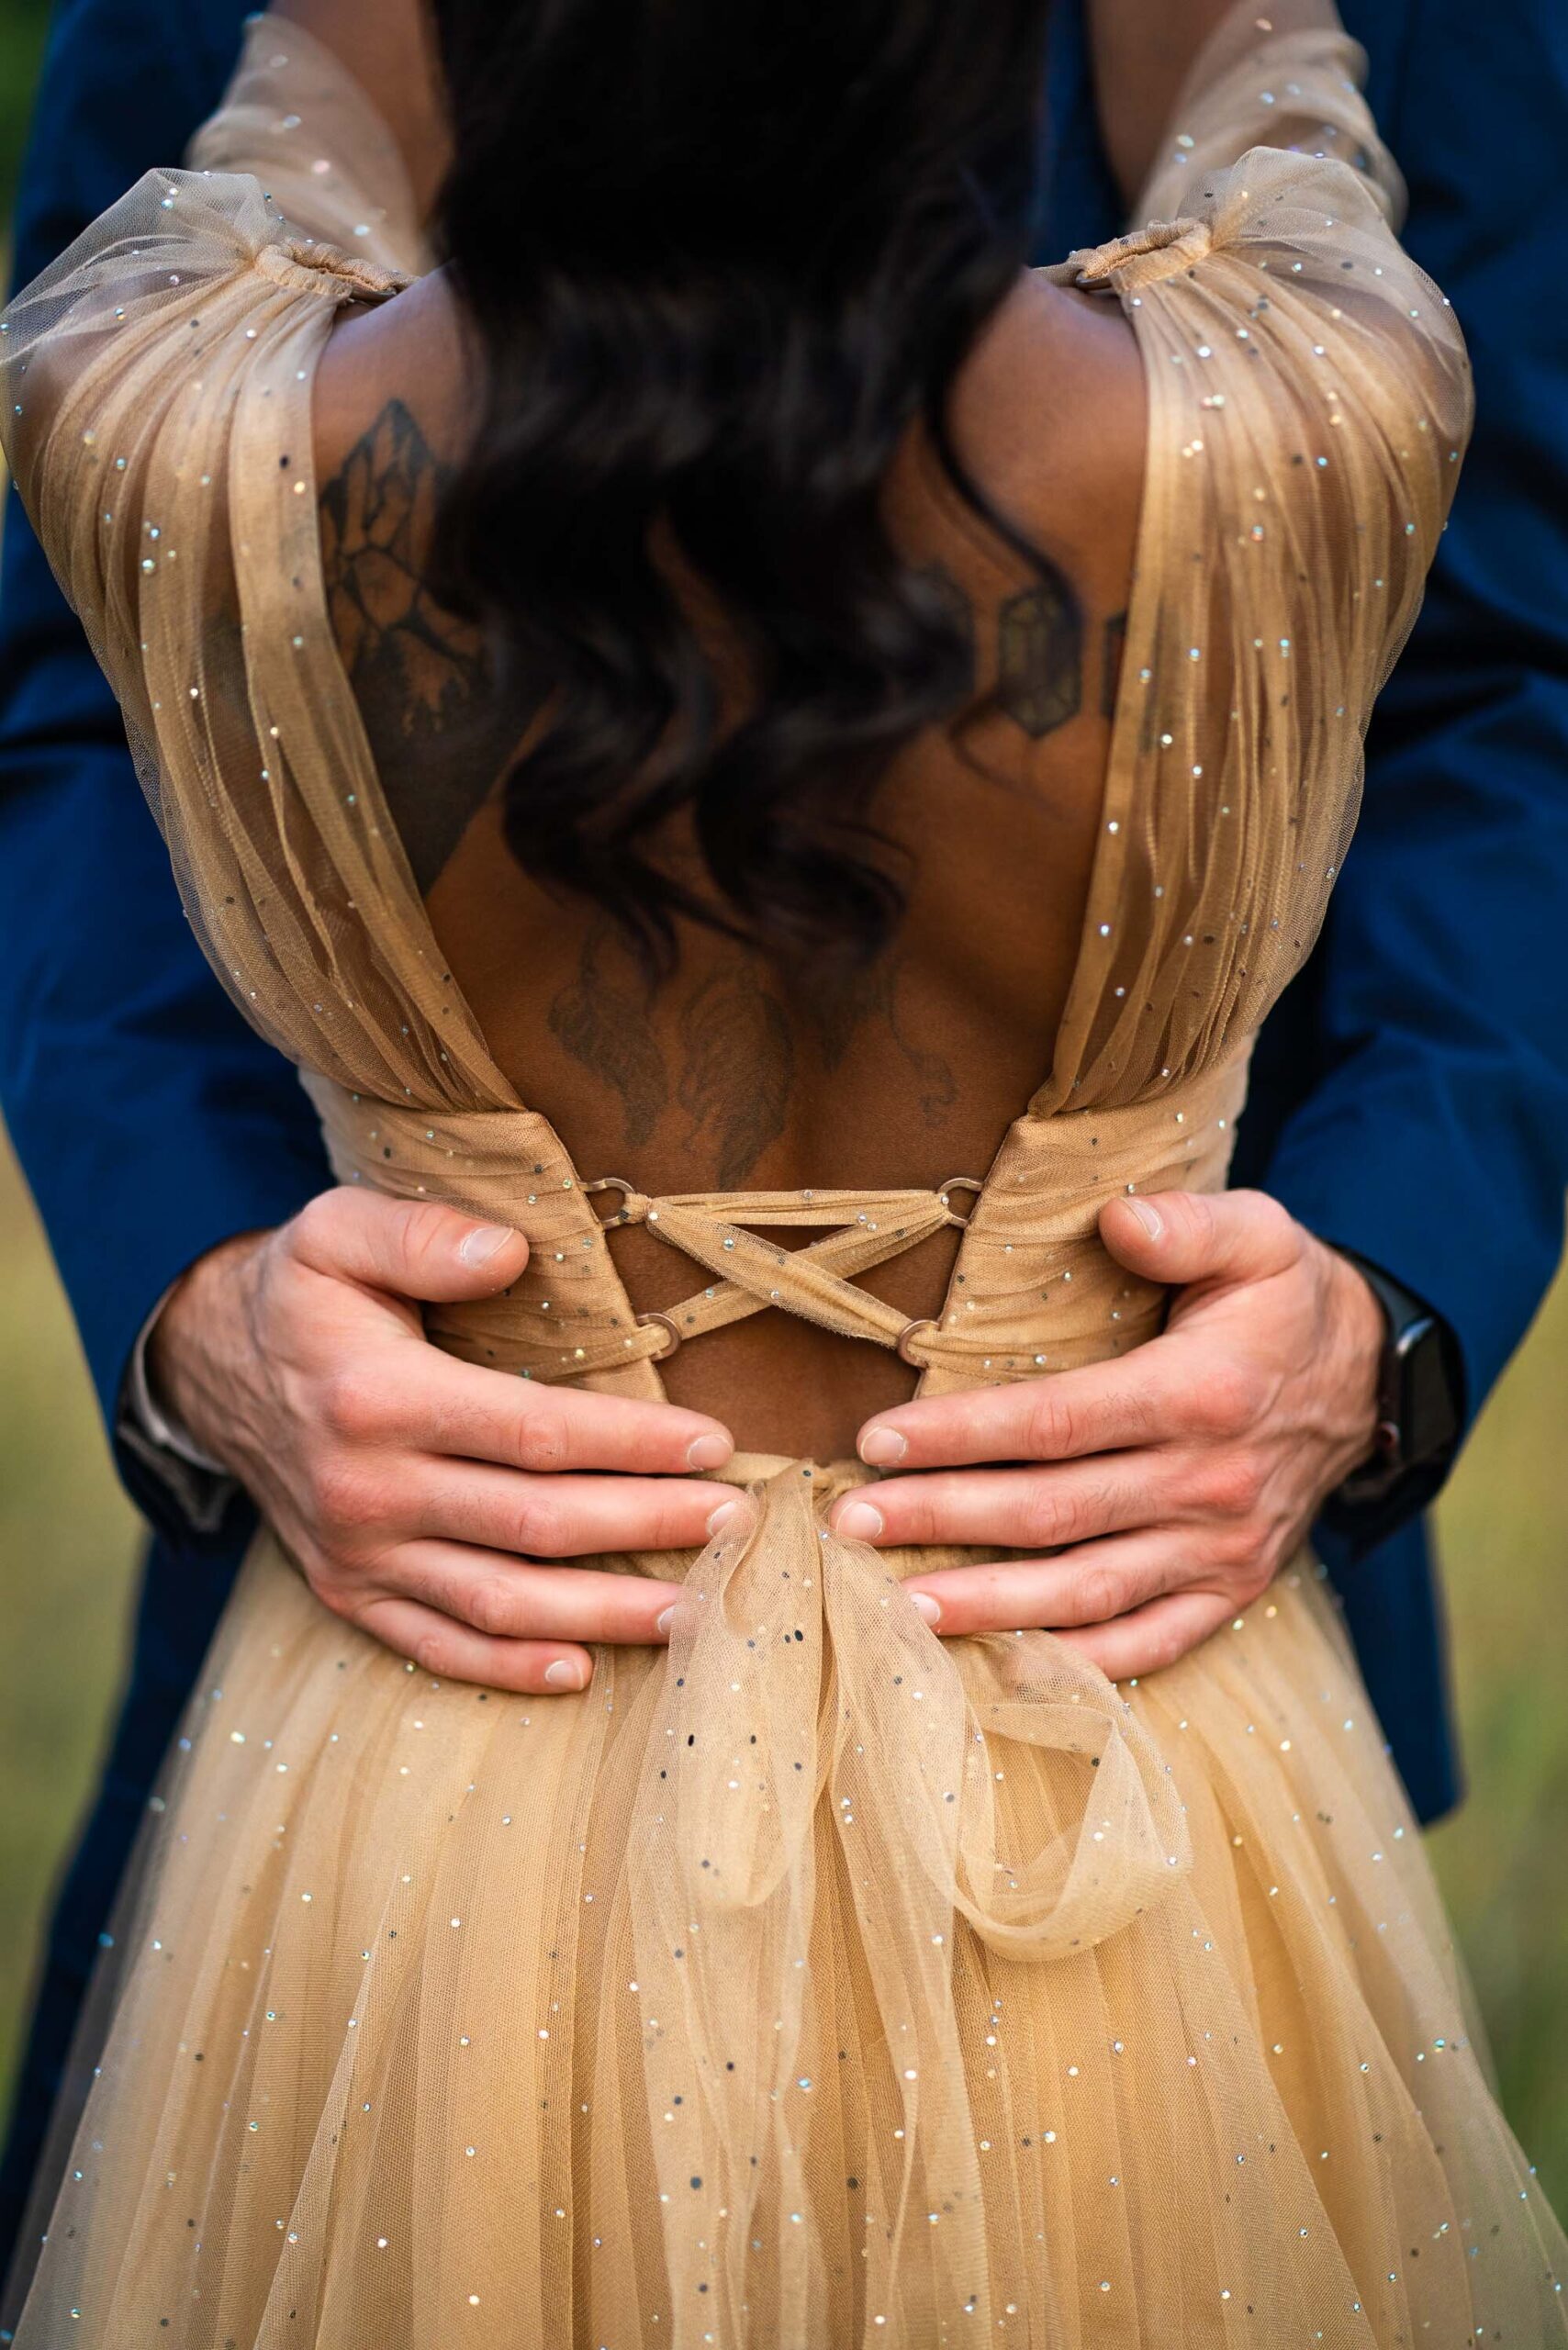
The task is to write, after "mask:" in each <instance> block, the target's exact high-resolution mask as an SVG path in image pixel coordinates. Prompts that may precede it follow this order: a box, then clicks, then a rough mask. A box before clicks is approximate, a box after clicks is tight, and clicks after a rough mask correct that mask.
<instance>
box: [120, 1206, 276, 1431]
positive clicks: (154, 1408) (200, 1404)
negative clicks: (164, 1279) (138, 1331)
mask: <svg viewBox="0 0 1568 2350" xmlns="http://www.w3.org/2000/svg"><path fill="white" fill-rule="evenodd" d="M264 1237H265V1236H264V1234H262V1233H256V1232H246V1233H237V1234H235V1235H234V1236H232V1237H230V1239H227V1240H222V1241H219V1242H218V1245H217V1246H216V1247H215V1248H209V1249H207V1251H206V1252H205V1253H204V1254H203V1255H202V1256H200V1257H198V1258H197V1259H196V1261H195V1263H194V1264H192V1265H190V1266H188V1267H187V1268H186V1270H185V1272H184V1273H182V1274H181V1276H180V1278H179V1280H178V1281H175V1282H174V1283H173V1284H172V1286H171V1287H170V1289H169V1290H168V1291H167V1292H166V1293H165V1294H164V1296H163V1297H162V1298H161V1299H160V1301H159V1304H158V1306H157V1308H156V1310H155V1312H154V1314H153V1315H151V1317H150V1319H149V1322H148V1326H147V1328H146V1331H145V1333H144V1339H145V1344H144V1346H143V1348H141V1349H140V1362H141V1372H142V1382H143V1392H144V1394H145V1398H146V1404H147V1417H146V1422H145V1426H146V1427H148V1429H149V1431H150V1432H151V1434H152V1435H153V1438H154V1441H157V1440H158V1439H159V1436H160V1434H161V1433H162V1440H163V1442H164V1443H165V1445H166V1447H167V1449H168V1450H169V1451H171V1452H172V1453H173V1454H174V1455H175V1456H176V1457H177V1458H179V1459H181V1460H185V1461H187V1462H190V1463H192V1464H193V1465H196V1466H198V1467H200V1468H202V1469H204V1470H206V1471H207V1472H209V1473H213V1474H218V1475H221V1476H223V1477H225V1478H232V1476H233V1474H234V1472H233V1470H232V1469H231V1468H230V1466H229V1465H228V1464H227V1463H225V1462H222V1461H220V1460H218V1459H217V1457H216V1448H215V1447H213V1446H212V1444H211V1443H210V1441H209V1429H210V1426H211V1422H212V1419H213V1416H214V1404H215V1402H216V1401H217V1400H218V1399H217V1398H216V1397H215V1395H214V1393H213V1379H214V1373H215V1360H214V1355H213V1347H212V1341H213V1337H214V1334H215V1332H220V1331H221V1329H222V1328H223V1327H224V1326H225V1324H226V1323H227V1321H228V1320H229V1319H230V1317H231V1315H232V1314H233V1311H234V1297H235V1284H236V1281H237V1280H239V1281H242V1280H243V1268H244V1266H245V1264H246V1263H247V1262H248V1261H249V1260H250V1259H252V1258H253V1257H254V1256H255V1253H256V1250H257V1248H258V1247H259V1246H260V1244H261V1242H262V1241H263V1239H264ZM133 1370H134V1364H133Z"/></svg>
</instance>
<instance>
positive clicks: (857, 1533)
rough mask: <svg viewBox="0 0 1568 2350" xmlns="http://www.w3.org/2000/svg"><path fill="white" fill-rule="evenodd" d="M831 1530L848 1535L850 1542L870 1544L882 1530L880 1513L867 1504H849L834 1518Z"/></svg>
mask: <svg viewBox="0 0 1568 2350" xmlns="http://www.w3.org/2000/svg"><path fill="white" fill-rule="evenodd" d="M833 1530H834V1533H835V1534H846V1535H848V1537H849V1538H850V1539H851V1541H857V1542H870V1541H872V1540H874V1539H875V1538H876V1537H877V1536H878V1535H879V1534H880V1532H881V1530H882V1513H881V1511H880V1510H879V1509H873V1508H872V1506H871V1505H870V1503H869V1502H850V1503H849V1504H848V1505H846V1507H845V1508H843V1509H841V1510H840V1511H839V1513H838V1516H836V1517H835V1518H834V1522H833Z"/></svg>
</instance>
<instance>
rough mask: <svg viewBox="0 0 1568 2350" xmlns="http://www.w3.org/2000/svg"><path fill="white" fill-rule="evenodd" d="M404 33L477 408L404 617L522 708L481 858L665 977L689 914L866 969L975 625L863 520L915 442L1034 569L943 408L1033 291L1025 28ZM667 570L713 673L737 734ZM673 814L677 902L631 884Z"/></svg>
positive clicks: (897, 899)
mask: <svg viewBox="0 0 1568 2350" xmlns="http://www.w3.org/2000/svg"><path fill="white" fill-rule="evenodd" d="M431 6H432V11H433V19H434V24H435V28H436V35H437V40H438V44H439V49H440V55H441V61H442V69H443V72H444V74H445V78H446V83H447V87H448V94H449V98H450V103H451V109H452V117H453V129H454V162H453V165H452V168H451V171H450V174H449V176H448V178H447V181H446V184H445V187H444V190H443V192H442V199H441V204H440V209H439V229H440V236H441V240H442V249H443V252H444V254H445V257H446V258H447V259H448V260H449V261H450V263H451V264H452V266H453V271H454V280H455V285H456V288H457V291H458V294H459V297H460V299H461V302H462V305H463V308H464V309H465V313H466V315H467V319H468V321H469V323H470V326H471V328H472V330H473V331H474V334H475V336H476V343H477V354H476V355H477V358H478V360H479V362H480V373H481V376H482V383H483V389H482V393H481V395H480V415H479V420H478V426H477V431H476V434H475V436H474V439H473V441H472V444H471V450H470V453H469V454H468V456H467V457H466V459H465V462H464V463H463V464H462V465H461V467H460V468H459V469H458V470H457V471H456V472H455V473H454V476H453V477H452V479H451V480H450V482H449V484H448V485H447V487H446V488H445V491H444V493H443V496H442V501H441V506H440V510H439V515H438V520H437V527H436V536H435V581H434V584H435V586H436V588H437V590H438V592H439V593H440V594H441V596H442V599H443V601H445V602H447V603H448V604H450V606H451V607H452V609H453V610H455V611H457V612H458V613H460V614H462V615H464V616H465V617H466V618H468V619H469V620H471V621H476V622H478V623H480V624H481V625H482V626H483V628H484V630H485V632H486V635H487V642H488V643H489V646H490V648H491V653H492V656H493V657H494V659H495V661H496V662H497V664H498V681H501V682H509V681H510V684H511V685H512V686H513V687H516V686H517V685H518V684H519V683H520V682H523V683H526V681H527V680H530V679H532V680H533V681H535V687H536V690H537V693H538V695H539V696H540V697H541V698H542V699H543V701H544V708H543V715H542V718H541V721H540V722H539V723H538V724H537V725H536V726H535V728H534V730H533V732H532V735H531V737H530V739H529V741H528V743H527V744H526V745H525V747H524V748H523V749H522V750H521V754H520V755H519V756H518V758H517V759H516V761H515V763H514V765H513V767H512V768H511V770H510V774H509V776H508V778H507V780H506V787H505V791H506V804H505V824H506V835H507V839H508V841H509V843H510V847H511V849H512V851H513V853H514V854H515V855H516V856H518V858H519V859H520V860H521V863H522V864H523V865H524V866H525V867H527V869H528V870H529V871H530V872H531V873H532V874H533V875H534V876H535V877H536V878H539V879H540V880H541V881H543V882H544V883H545V884H546V885H547V886H552V885H553V886H556V887H564V888H565V889H566V890H570V891H575V892H579V893H582V894H583V895H585V896H587V897H588V898H589V899H591V900H594V901H598V902H599V904H600V905H601V906H602V907H604V908H605V909H607V910H608V911H609V912H610V913H611V914H612V915H613V916H614V917H615V918H616V920H617V921H618V922H619V923H621V924H622V926H623V927H624V928H625V929H626V930H627V931H629V932H630V933H631V934H633V937H634V938H635V939H636V940H637V942H638V943H639V945H640V946H641V947H642V949H643V950H644V955H645V956H646V957H648V958H649V959H650V961H651V962H652V964H653V965H654V966H655V967H660V968H667V966H668V964H669V962H670V960H671V959H672V957H673V952H674V943H675V927H674V922H675V917H676V916H677V915H679V914H685V915H688V916H690V917H693V918H695V919H696V920H698V921H700V922H705V923H710V924H711V925H714V926H716V927H718V928H720V929H721V930H727V931H730V932H732V933H733V934H735V935H737V936H741V937H744V938H746V939H748V940H750V941H752V942H754V943H756V944H758V945H760V946H763V947H765V948H766V949H767V950H768V951H769V952H771V953H773V954H775V955H776V956H778V957H780V958H782V959H785V960H793V959H794V958H796V957H799V956H800V955H801V954H802V953H804V952H805V951H806V950H808V949H812V950H816V951H817V952H818V953H820V952H821V951H822V950H823V949H827V950H829V951H830V952H834V951H836V952H839V953H847V954H848V955H849V956H850V957H853V958H854V959H856V960H859V959H861V958H868V957H870V956H872V955H873V954H875V953H876V952H877V951H878V949H879V947H880V946H882V945H883V944H884V943H885V941H886V940H887V938H888V937H889V936H890V933H891V931H892V930H893V928H894V926H895V925H896V923H897V920H898V917H899V914H900V912H901V911H902V901H903V889H902V882H901V881H900V879H899V878H898V876H897V872H896V871H895V869H894V866H895V863H896V861H895V860H893V859H892V858H891V857H890V855H889V854H888V846H887V844H886V842H885V841H884V840H883V839H882V838H881V836H880V835H879V833H878V831H877V829H876V827H875V825H874V822H873V821H872V802H873V799H874V795H875V792H876V788H877V785H878V782H879V778H880V777H881V775H882V773H883V771H884V770H885V768H886V767H887V766H888V763H889V761H890V759H891V757H892V756H893V755H894V754H895V753H896V752H897V751H898V750H899V749H900V748H901V747H902V745H904V744H906V743H908V742H909V741H910V739H911V738H912V737H913V735H915V734H916V733H919V732H920V731H921V730H922V729H923V728H924V727H926V726H928V725H930V724H931V723H933V722H938V721H942V720H944V719H949V718H951V717H952V716H953V715H954V714H955V713H956V712H957V711H958V710H959V709H960V708H961V707H962V706H963V705H965V704H966V702H968V701H970V700H971V699H972V697H973V691H974V686H973V660H972V651H971V627H970V621H969V614H968V612H967V610H964V609H963V608H962V606H961V603H956V601H955V596H954V590H953V588H952V585H951V583H950V582H948V581H947V580H946V576H945V575H944V574H942V573H941V572H940V571H935V572H933V571H930V570H922V569H919V568H916V567H914V566H912V565H910V564H909V563H907V562H906V561H904V560H903V559H902V558H901V556H900V554H899V553H898V552H897V550H896V549H895V547H894V545H893V543H892V542H891V540H890V536H889V532H888V530H887V528H886V525H885V521H884V517H883V507H882V493H883V486H884V483H885V480H886V477H887V475H888V471H889V467H890V464H891V462H892V459H893V456H894V453H895V452H896V451H897V449H898V448H899V445H900V443H901V442H902V439H903V437H904V435H905V432H906V430H907V429H908V428H909V427H910V426H911V425H912V424H914V423H915V422H916V421H917V420H920V421H923V422H924V427H925V429H926V431H928V433H929V435H930V441H931V444H932V446H933V448H934V449H935V453H936V454H937V456H938V458H939V460H940V462H941V464H942V465H943V466H944V467H945V469H946V473H947V475H948V476H949V478H950V480H951V481H952V482H953V484H954V485H955V487H957V488H958V491H959V492H960V494H961V495H962V496H963V498H965V499H966V501H967V502H968V504H969V506H970V507H971V508H972V509H974V511H975V512H976V513H978V514H980V516H981V517H982V518H983V519H984V520H985V521H986V522H987V523H988V524H989V525H990V526H991V527H992V528H993V529H994V530H996V531H997V532H999V533H1000V534H1001V536H1002V538H1003V539H1005V540H1007V541H1008V542H1009V543H1012V544H1013V545H1014V547H1015V548H1016V549H1017V551H1018V552H1019V553H1020V554H1023V555H1024V556H1025V558H1026V559H1028V560H1030V561H1031V562H1035V563H1037V561H1038V558H1037V557H1036V556H1035V555H1034V554H1033V552H1032V550H1030V549H1029V548H1028V547H1027V545H1026V543H1025V542H1024V541H1023V540H1022V539H1021V538H1020V537H1019V536H1018V534H1017V533H1016V532H1014V530H1013V529H1012V528H1011V527H1010V526H1009V525H1008V523H1007V522H1006V521H1005V520H1003V519H1002V517H1001V516H1000V515H999V514H997V513H996V512H994V511H993V510H992V509H991V507H990V506H989V504H988V502H987V501H986V499H985V498H984V497H983V495H982V494H981V492H980V489H979V488H978V486H977V485H976V484H974V483H973V482H972V481H971V480H970V479H969V476H967V474H966V473H965V470H964V468H963V466H962V464H961V463H960V462H959V460H958V455H957V453H956V452H955V450H954V448H953V445H952V442H951V439H950V436H949V431H948V426H947V403H948V397H949V394H950V392H951V389H952V386H953V381H954V377H955V375H956V374H957V372H958V368H959V365H960V364H961V363H962V361H963V359H964V356H965V354H966V353H967V352H968V351H969V348H970V345H971V344H972V343H973V341H974V340H975V338H976V336H977V334H978V332H979V330H980V328H981V327H982V325H983V324H984V323H985V321H986V319H988V318H990V316H991V313H992V312H993V311H994V310H995V309H996V308H998V306H999V305H1000V304H1001V302H1002V299H1003V297H1005V296H1006V294H1007V293H1008V291H1009V289H1010V287H1011V286H1012V285H1013V284H1014V281H1015V279H1016V275H1017V273H1018V271H1019V269H1020V267H1021V266H1022V265H1023V264H1024V263H1025V259H1026V255H1027V248H1028V241H1029V230H1030V225H1031V215H1032V210H1033V199H1034V189H1035V178H1036V161H1037V146H1038V135H1039V132H1038V123H1039V106H1040V94H1041V85H1042V77H1043V69H1042V50H1043V47H1044V36H1045V18H1046V13H1047V0H980V4H979V5H968V0H431ZM681 572H684V573H685V575H686V576H687V580H688V585H690V583H691V582H692V581H693V580H695V581H696V582H697V583H700V590H701V593H702V595H703V596H704V597H705V598H706V597H707V596H710V595H711V598H712V599H714V602H715V605H716V607H717V610H719V611H720V613H722V620H723V624H724V628H725V631H726V634H727V639H728V642H729V643H731V644H733V645H735V646H738V647H739V649H740V653H741V656H742V659H743V663H744V666H745V674H746V678H747V691H746V693H745V698H744V708H743V709H742V711H741V712H740V714H739V715H738V716H736V715H735V714H734V711H733V709H732V711H731V713H730V715H729V716H728V717H727V718H726V716H725V713H724V711H723V709H722V693H721V690H720V685H719V680H718V677H717V674H716V671H715V666H714V663H713V661H712V659H711V657H710V655H709V653H708V652H707V651H705V649H704V646H703V643H701V641H700V632H699V630H698V628H697V627H696V626H695V625H694V624H693V621H692V618H691V616H690V606H691V601H692V599H691V596H690V595H689V594H687V595H686V596H684V597H683V596H682V595H681V594H680V593H678V588H677V584H676V582H677V575H678V573H681ZM682 810H684V811H689V818H690V821H691V824H692V827H693V830H694V834H695V838H696V842H697V845H698V847H699V849H700V856H701V860H702V867H703V872H702V874H701V875H700V876H698V877H696V878H697V880H698V883H699V886H698V887H697V888H695V889H694V888H693V887H692V886H691V883H690V881H689V879H683V878H680V867H679V864H678V862H677V864H676V866H675V867H674V868H673V869H672V868H671V867H670V863H669V860H668V859H667V857H666V856H660V855H659V854H657V844H658V837H659V835H660V834H661V831H663V830H664V828H666V826H667V822H668V820H669V819H670V818H671V817H672V816H673V815H674V814H675V813H676V811H682ZM665 838H666V842H667V839H668V834H667V832H666V833H665ZM704 883H705V884H706V885H707V886H701V885H702V884H704Z"/></svg>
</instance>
